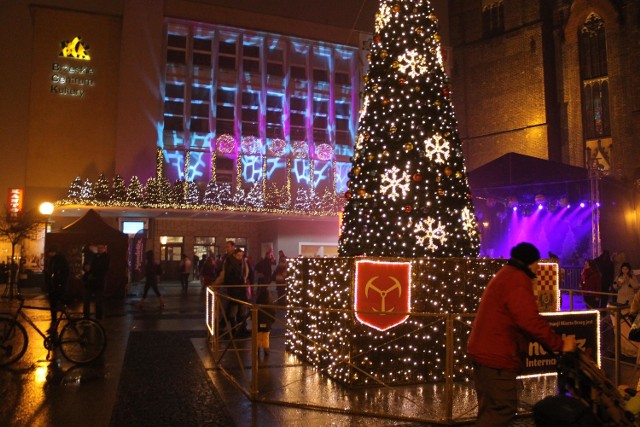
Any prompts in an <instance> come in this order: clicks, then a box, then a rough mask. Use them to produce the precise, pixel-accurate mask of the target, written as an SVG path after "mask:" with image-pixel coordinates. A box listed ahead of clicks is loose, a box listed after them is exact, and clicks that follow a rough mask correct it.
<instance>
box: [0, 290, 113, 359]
mask: <svg viewBox="0 0 640 427" xmlns="http://www.w3.org/2000/svg"><path fill="white" fill-rule="evenodd" d="M18 300H19V301H20V305H19V307H18V310H17V311H16V312H15V313H14V314H13V315H10V316H4V317H2V316H0V366H6V365H10V364H12V363H15V362H17V361H18V360H20V358H21V357H22V356H23V355H24V353H25V352H26V351H27V345H28V344H29V336H28V335H27V331H26V329H25V327H24V326H23V325H22V323H21V322H20V318H22V319H23V320H24V321H25V322H27V323H28V324H29V325H31V327H32V328H33V329H35V331H36V332H37V333H38V334H40V336H42V338H43V339H44V348H45V349H47V350H48V351H49V353H51V351H52V350H54V349H55V348H60V351H61V352H62V354H63V355H64V357H65V358H66V359H67V360H69V361H70V362H73V363H76V364H87V363H91V362H93V361H94V360H96V359H97V358H99V357H100V356H102V354H104V351H105V349H106V347H107V335H106V333H105V331H104V328H103V327H102V325H100V323H98V322H97V321H95V320H93V319H85V318H82V317H77V315H74V314H72V313H71V312H70V311H69V310H68V308H67V307H66V306H63V308H62V309H61V310H59V313H60V315H59V317H58V318H57V319H56V323H55V325H56V327H55V329H54V331H53V333H51V334H45V333H44V332H43V331H42V330H40V328H38V326H37V325H36V324H35V322H34V321H33V320H32V319H31V318H30V317H29V315H27V314H26V313H25V312H24V311H23V309H30V310H47V311H49V310H50V308H49V307H35V306H30V305H25V300H24V297H22V296H19V297H18ZM61 325H62V326H61ZM58 330H60V333H57V331H58ZM47 358H48V356H47Z"/></svg>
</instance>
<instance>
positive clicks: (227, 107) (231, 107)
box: [216, 88, 236, 135]
mask: <svg viewBox="0 0 640 427" xmlns="http://www.w3.org/2000/svg"><path fill="white" fill-rule="evenodd" d="M235 105H236V92H235V90H234V89H227V88H220V89H218V91H217V93H216V134H217V135H222V134H223V133H228V134H231V135H233V133H234V128H233V120H234V118H235Z"/></svg>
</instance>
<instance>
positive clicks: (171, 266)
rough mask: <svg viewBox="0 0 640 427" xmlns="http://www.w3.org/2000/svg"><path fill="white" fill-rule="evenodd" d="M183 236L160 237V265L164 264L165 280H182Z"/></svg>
mask: <svg viewBox="0 0 640 427" xmlns="http://www.w3.org/2000/svg"><path fill="white" fill-rule="evenodd" d="M183 251H184V248H183V238H182V236H161V237H160V265H161V266H162V278H163V279H165V280H180V273H179V271H178V270H179V267H180V260H181V259H182V253H183Z"/></svg>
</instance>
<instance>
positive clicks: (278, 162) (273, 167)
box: [267, 157, 287, 180]
mask: <svg viewBox="0 0 640 427" xmlns="http://www.w3.org/2000/svg"><path fill="white" fill-rule="evenodd" d="M286 168H287V161H286V159H284V158H282V157H269V158H267V179H268V180H271V179H272V176H273V174H274V173H275V172H276V171H278V170H283V171H285V170H286Z"/></svg>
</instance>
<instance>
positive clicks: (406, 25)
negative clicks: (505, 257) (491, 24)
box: [339, 0, 479, 257]
mask: <svg viewBox="0 0 640 427" xmlns="http://www.w3.org/2000/svg"><path fill="white" fill-rule="evenodd" d="M437 30H438V24H437V18H436V17H435V15H434V14H433V9H432V7H431V4H430V3H429V1H428V0H414V1H409V0H404V1H397V0H393V1H391V0H381V1H380V8H379V10H378V13H377V14H376V23H375V33H374V38H373V43H372V47H371V55H370V67H369V71H368V73H367V75H366V77H365V86H364V93H363V105H362V110H361V113H360V122H359V129H358V135H357V141H356V146H355V149H354V155H353V158H352V165H351V172H350V181H349V190H348V191H347V193H346V194H345V197H346V198H347V203H346V205H345V209H344V216H343V226H342V234H341V237H340V249H339V250H340V254H341V255H344V256H356V255H371V256H401V257H422V256H436V257H452V256H453V257H458V256H477V254H478V243H479V242H478V234H477V226H476V221H475V216H474V211H473V204H472V200H471V194H470V192H469V184H468V182H467V174H466V170H465V166H464V161H463V157H462V146H461V143H460V139H459V135H458V130H457V123H456V119H455V116H454V113H453V108H452V104H451V99H450V97H449V87H448V83H447V77H446V75H445V71H444V66H443V62H442V55H441V48H440V42H439V40H440V37H439V35H438V32H437Z"/></svg>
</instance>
